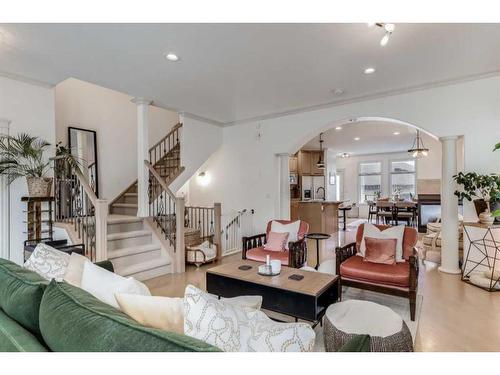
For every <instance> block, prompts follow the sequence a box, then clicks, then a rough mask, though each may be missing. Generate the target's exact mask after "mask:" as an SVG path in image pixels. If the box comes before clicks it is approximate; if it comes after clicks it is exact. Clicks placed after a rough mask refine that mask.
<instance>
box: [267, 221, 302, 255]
mask: <svg viewBox="0 0 500 375" xmlns="http://www.w3.org/2000/svg"><path fill="white" fill-rule="evenodd" d="M299 228H300V220H296V221H294V222H292V223H290V224H281V223H280V222H277V221H276V220H273V221H272V222H271V232H275V233H288V234H289V236H288V241H287V243H286V246H285V249H287V250H288V243H289V242H296V241H298V239H299V238H298V236H299Z"/></svg>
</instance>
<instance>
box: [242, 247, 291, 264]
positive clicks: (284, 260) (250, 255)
mask: <svg viewBox="0 0 500 375" xmlns="http://www.w3.org/2000/svg"><path fill="white" fill-rule="evenodd" d="M266 255H269V257H270V258H271V260H274V259H277V260H280V261H281V265H283V266H288V251H270V250H266V249H264V248H263V247H256V248H254V249H250V250H248V251H247V259H250V260H255V261H256V262H265V261H266Z"/></svg>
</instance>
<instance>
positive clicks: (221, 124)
mask: <svg viewBox="0 0 500 375" xmlns="http://www.w3.org/2000/svg"><path fill="white" fill-rule="evenodd" d="M180 116H183V117H187V118H190V119H193V120H198V121H202V122H206V123H209V124H210V125H215V126H218V127H221V128H222V127H225V126H226V124H225V123H224V122H220V121H217V120H212V119H210V118H208V117H203V116H198V115H195V114H194V113H190V112H179V117H180Z"/></svg>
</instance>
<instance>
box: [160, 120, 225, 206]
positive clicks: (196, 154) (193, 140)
mask: <svg viewBox="0 0 500 375" xmlns="http://www.w3.org/2000/svg"><path fill="white" fill-rule="evenodd" d="M180 121H181V122H182V132H181V164H182V166H184V167H185V168H186V169H185V171H184V172H183V173H182V174H181V175H180V176H179V177H177V178H176V179H175V180H174V182H173V183H172V184H171V186H170V189H171V190H172V191H173V192H175V193H177V194H183V193H184V195H185V194H186V187H185V184H187V183H188V182H189V180H190V178H191V177H196V175H198V173H199V172H201V171H202V168H200V167H201V166H202V165H203V164H204V163H205V162H206V161H207V159H209V158H210V156H211V155H212V154H213V153H214V152H216V151H217V150H218V149H219V148H220V147H221V145H222V128H221V127H220V126H217V125H214V124H210V123H208V122H205V121H202V120H200V119H195V118H192V117H189V116H187V115H181V119H180ZM209 173H210V172H209ZM210 205H213V201H212V203H210Z"/></svg>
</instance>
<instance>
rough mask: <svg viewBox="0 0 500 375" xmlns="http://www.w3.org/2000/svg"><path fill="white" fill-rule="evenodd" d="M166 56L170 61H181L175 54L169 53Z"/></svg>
mask: <svg viewBox="0 0 500 375" xmlns="http://www.w3.org/2000/svg"><path fill="white" fill-rule="evenodd" d="M164 55H165V58H166V59H167V60H168V61H179V56H177V55H176V54H175V53H172V52H167V53H164Z"/></svg>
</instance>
